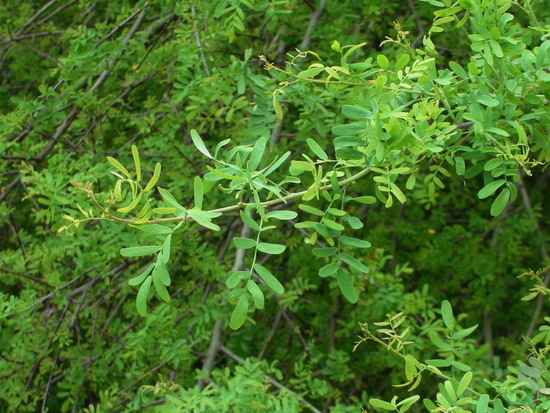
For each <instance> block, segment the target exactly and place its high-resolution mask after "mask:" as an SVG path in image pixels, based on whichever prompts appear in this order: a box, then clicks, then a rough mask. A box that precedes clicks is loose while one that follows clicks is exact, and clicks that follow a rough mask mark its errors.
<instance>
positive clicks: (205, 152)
mask: <svg viewBox="0 0 550 413" xmlns="http://www.w3.org/2000/svg"><path fill="white" fill-rule="evenodd" d="M191 140H192V141H193V144H194V145H195V148H197V149H198V150H199V152H200V153H202V154H203V155H204V156H206V157H207V158H210V159H212V155H211V154H210V152H209V151H208V149H206V146H205V145H204V142H203V141H202V139H201V137H200V135H199V134H198V133H197V131H196V130H195V129H191Z"/></svg>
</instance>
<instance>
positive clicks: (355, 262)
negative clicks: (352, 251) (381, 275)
mask: <svg viewBox="0 0 550 413" xmlns="http://www.w3.org/2000/svg"><path fill="white" fill-rule="evenodd" d="M338 257H339V258H340V259H341V260H342V261H344V262H346V263H348V264H349V265H350V266H352V267H353V268H355V269H356V270H357V271H360V272H363V273H368V272H369V269H368V268H367V267H366V266H365V265H364V264H363V263H361V262H360V261H358V260H357V259H356V258H354V257H352V256H351V255H348V254H340V255H339V256H338Z"/></svg>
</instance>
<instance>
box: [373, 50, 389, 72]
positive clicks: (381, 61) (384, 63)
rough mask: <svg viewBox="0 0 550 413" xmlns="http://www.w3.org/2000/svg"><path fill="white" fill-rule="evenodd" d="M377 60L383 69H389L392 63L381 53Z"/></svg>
mask: <svg viewBox="0 0 550 413" xmlns="http://www.w3.org/2000/svg"><path fill="white" fill-rule="evenodd" d="M376 61H377V62H378V64H379V65H380V67H381V68H382V69H387V68H388V66H389V64H390V62H389V61H388V58H387V57H386V56H384V55H383V54H379V55H378V56H376Z"/></svg>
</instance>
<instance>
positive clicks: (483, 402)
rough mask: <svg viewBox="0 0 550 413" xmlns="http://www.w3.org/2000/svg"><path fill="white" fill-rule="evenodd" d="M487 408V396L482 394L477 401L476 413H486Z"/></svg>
mask: <svg viewBox="0 0 550 413" xmlns="http://www.w3.org/2000/svg"><path fill="white" fill-rule="evenodd" d="M488 406H489V395H488V394H482V395H481V396H480V397H479V399H478V401H477V406H476V413H486V412H487V407H488Z"/></svg>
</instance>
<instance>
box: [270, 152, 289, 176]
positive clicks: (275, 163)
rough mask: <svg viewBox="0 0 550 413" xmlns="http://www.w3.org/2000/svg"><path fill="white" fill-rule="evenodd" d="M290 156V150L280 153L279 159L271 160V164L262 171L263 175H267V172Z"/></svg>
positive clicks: (275, 168)
mask: <svg viewBox="0 0 550 413" xmlns="http://www.w3.org/2000/svg"><path fill="white" fill-rule="evenodd" d="M289 156H290V151H287V152H285V153H284V154H283V155H281V157H280V158H279V159H277V160H276V161H275V162H273V164H272V165H271V166H269V167H268V168H267V169H266V170H265V171H264V176H268V175H269V174H271V173H272V172H273V171H275V170H277V168H278V167H279V166H281V165H282V164H283V163H284V161H286V159H287V158H288V157H289Z"/></svg>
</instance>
